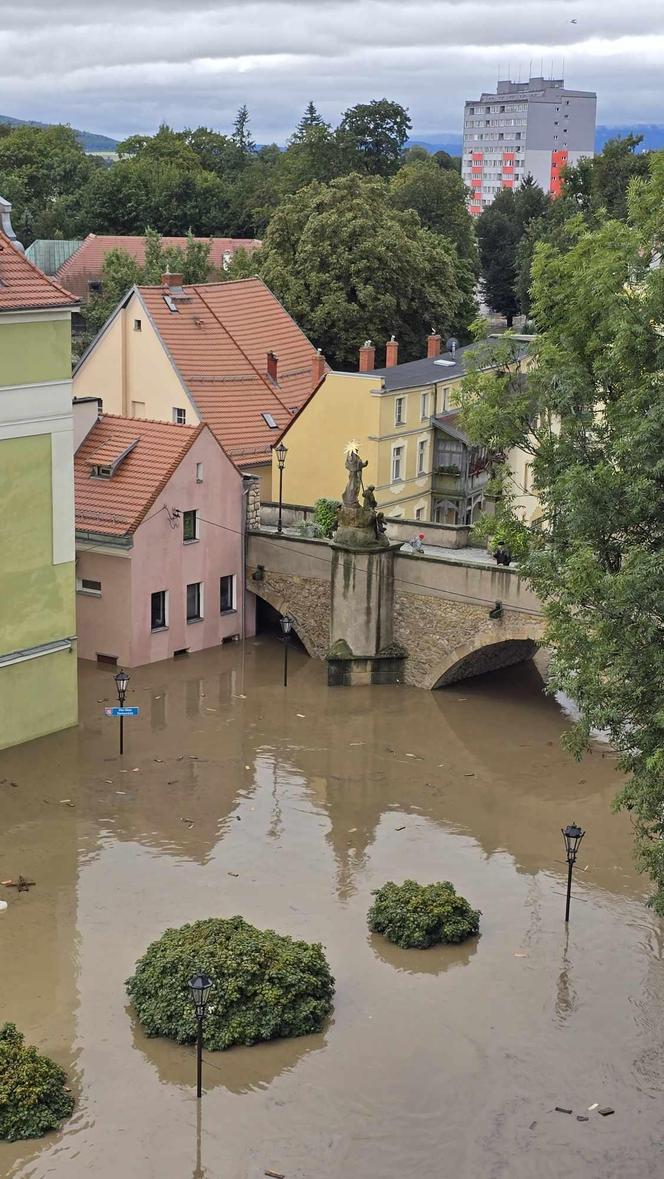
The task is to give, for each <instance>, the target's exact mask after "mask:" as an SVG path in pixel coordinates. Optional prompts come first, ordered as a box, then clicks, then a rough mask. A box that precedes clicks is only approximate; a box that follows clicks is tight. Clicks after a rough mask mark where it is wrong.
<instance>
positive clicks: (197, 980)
mask: <svg viewBox="0 0 664 1179" xmlns="http://www.w3.org/2000/svg"><path fill="white" fill-rule="evenodd" d="M211 989H212V979H211V978H208V976H207V974H203V973H202V972H201V971H199V973H198V974H195V975H194V977H193V978H190V979H189V990H190V992H191V1001H192V1003H193V1004H194V1011H195V1012H196V1020H197V1022H198V1032H197V1036H196V1097H197V1098H198V1097H202V1096H203V1020H204V1019H205V1009H206V1007H207V1003H208V999H209V997H210V991H211Z"/></svg>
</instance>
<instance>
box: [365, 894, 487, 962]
mask: <svg viewBox="0 0 664 1179" xmlns="http://www.w3.org/2000/svg"><path fill="white" fill-rule="evenodd" d="M373 895H374V896H375V898H376V899H375V901H374V903H373V905H372V906H371V908H370V909H369V913H368V917H367V920H368V923H369V929H371V930H373V931H374V933H382V934H384V936H385V937H386V938H387V939H388V941H390V942H394V944H395V945H397V946H401V947H402V948H403V949H404V950H407V949H413V950H425V949H427V948H428V947H429V946H435V945H440V943H441V942H453V943H455V942H463V941H465V940H466V938H468V937H472V936H473V934H476V933H478V931H479V928H480V916H481V913H480V910H479V909H471V907H470V905H469V904H468V901H467V900H466V899H465V898H464V897H460V896H458V895H457V893H456V891H455V889H454V885H453V884H450V882H449V880H445V881H442V882H440V881H439V882H438V883H437V884H417V882H416V881H415V880H404V882H403V884H395V883H394V881H392V880H390V881H388V883H387V884H384V885H383V887H382V888H379V889H376V891H375V892H374V894H373Z"/></svg>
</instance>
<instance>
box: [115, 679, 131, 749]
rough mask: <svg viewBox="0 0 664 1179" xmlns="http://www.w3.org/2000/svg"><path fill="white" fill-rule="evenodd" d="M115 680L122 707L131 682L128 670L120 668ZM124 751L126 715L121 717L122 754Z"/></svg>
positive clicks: (119, 702)
mask: <svg viewBox="0 0 664 1179" xmlns="http://www.w3.org/2000/svg"><path fill="white" fill-rule="evenodd" d="M113 679H114V680H115V688H116V691H117V694H118V704H119V705H120V708H123V707H124V702H125V696H126V695H127V684H128V683H129V676H128V675H127V673H126V671H123V670H122V668H120V671H119V672H118V673H117V675H114V676H113ZM123 753H124V717H123V716H121V717H120V756H122V754H123Z"/></svg>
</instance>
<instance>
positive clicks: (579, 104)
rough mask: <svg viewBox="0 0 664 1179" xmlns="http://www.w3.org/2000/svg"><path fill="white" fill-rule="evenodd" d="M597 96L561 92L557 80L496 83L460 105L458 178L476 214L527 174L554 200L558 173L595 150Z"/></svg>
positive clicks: (557, 185)
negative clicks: (461, 118) (494, 88)
mask: <svg viewBox="0 0 664 1179" xmlns="http://www.w3.org/2000/svg"><path fill="white" fill-rule="evenodd" d="M596 113H597V95H596V94H594V93H593V92H591V91H587V90H566V89H565V83H564V79H562V78H530V79H529V81H528V82H509V81H503V82H498V86H497V89H496V92H495V93H491V94H490V93H485V94H482V96H481V98H479V99H469V100H468V101H467V102H466V104H465V110H464V124H463V158H462V169H461V171H462V176H463V180H464V183H465V184H466V185H467V187H468V188H469V189H470V198H469V202H468V209H469V211H470V212H471V213H472V214H474V215H475V216H477V215H478V214H480V213H481V212H482V211H483V210H484V209H486V208H488V206H489V205H490V204H491V203H492V202H493V200H494V197H495V196H496V195H497V193H499V192H500V191H501V189H503V188H517V187H518V186H519V184H520V183H521V181H522V180H523V179H524V178H525V177H526V176H528V175H531V176H532V177H533V179H534V180H535V181H536V183H537V184H539V185H540V187H541V188H543V189H544V191H545V192H550V193H551V194H552V195H553V196H558V195H559V194H560V191H561V178H562V169H563V168H565V167H566V166H567V165H571V164H575V163H577V161H578V160H580V159H581V158H582V157H583V156H592V155H594V151H595V120H596Z"/></svg>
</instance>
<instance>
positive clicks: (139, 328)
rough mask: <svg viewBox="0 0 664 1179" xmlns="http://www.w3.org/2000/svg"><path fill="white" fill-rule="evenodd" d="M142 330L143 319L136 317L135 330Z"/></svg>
mask: <svg viewBox="0 0 664 1179" xmlns="http://www.w3.org/2000/svg"><path fill="white" fill-rule="evenodd" d="M142 330H143V324H142V322H141V320H140V319H135V320H134V331H135V332H140V331H142Z"/></svg>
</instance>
